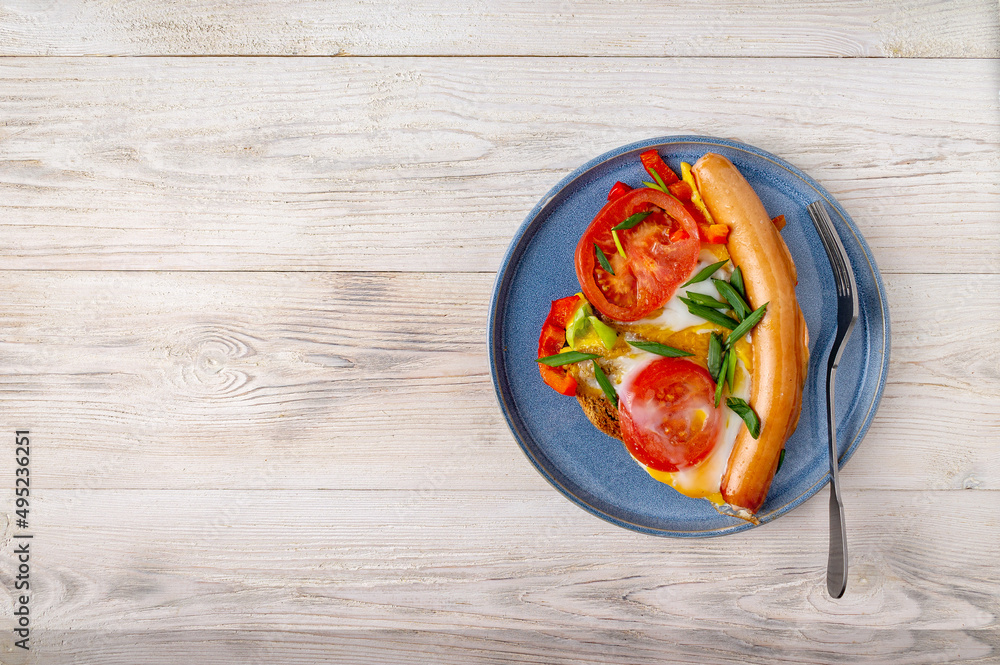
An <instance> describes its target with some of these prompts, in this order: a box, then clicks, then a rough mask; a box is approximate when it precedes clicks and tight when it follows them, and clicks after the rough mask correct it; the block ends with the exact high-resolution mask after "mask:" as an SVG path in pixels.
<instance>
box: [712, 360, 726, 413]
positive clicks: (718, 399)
mask: <svg viewBox="0 0 1000 665" xmlns="http://www.w3.org/2000/svg"><path fill="white" fill-rule="evenodd" d="M722 362H723V363H725V360H723V361H722ZM725 378H726V377H725V376H722V372H721V371H720V376H719V380H718V381H716V382H715V408H719V402H721V401H722V386H724V385H725V383H726V381H725Z"/></svg>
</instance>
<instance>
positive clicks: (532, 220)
mask: <svg viewBox="0 0 1000 665" xmlns="http://www.w3.org/2000/svg"><path fill="white" fill-rule="evenodd" d="M678 143H697V144H701V145H707V146H718V147H723V148H727V149H730V150H739V151H743V152H747V153H750V154H752V155H754V156H756V157H758V158H760V159H764V160H766V161H768V162H771V163H772V164H773V165H775V166H777V167H778V168H780V169H782V170H785V171H788V172H789V173H790V174H792V175H793V176H795V177H797V178H799V179H800V180H802V181H803V182H805V183H806V184H807V185H809V187H810V188H812V189H813V191H815V192H816V195H817V196H818V197H819V198H820V199H822V200H823V201H824V202H825V203H826V204H827V205H828V206H830V208H832V209H833V210H834V211H835V212H836V213H837V216H838V217H840V221H841V222H843V224H844V226H845V227H846V228H847V229H848V230H849V231H850V232H851V234H852V235H853V236H854V239H855V241H856V243H857V245H858V246H859V247H860V248H861V250H862V252H863V254H864V256H865V260H866V262H867V264H868V268H869V270H870V271H871V274H872V276H873V278H874V281H875V285H876V288H875V292H876V295H877V297H878V303H879V311H880V313H881V320H882V363H881V365H880V366H879V376H878V381H877V386H876V389H875V392H874V393H873V395H872V400H871V404H869V406H868V411H867V413H866V414H865V416H864V420H863V422H862V425H861V427H860V429H859V430H858V432H857V434H856V435H855V437H854V440H852V441H851V442H850V444H849V445H848V446H847V448H846V450H845V451H844V452H843V454H841V456H840V459H839V461H838V468H841V469H842V468H843V467H844V465H845V464H846V463H847V461H848V460H849V459H850V458H851V457H852V456H853V455H854V453H855V452H856V450H857V448H858V446H859V445H860V444H861V441H862V440H863V439H864V437H865V434H866V433H867V432H868V429H869V428H870V427H871V424H872V421H873V420H874V416H875V412H876V411H877V409H878V406H879V404H880V402H881V400H882V393H883V390H884V389H885V384H886V378H887V375H888V368H889V355H890V347H891V338H890V319H889V310H888V303H887V302H886V297H885V285H884V283H883V281H882V276H881V274H880V273H879V270H878V267H877V266H876V264H875V260H874V257H873V256H872V253H871V249H870V248H869V247H868V243H866V242H865V240H864V238H863V237H862V235H861V232H860V231H859V230H858V228H857V227H856V226H855V224H854V221H853V220H852V219H851V217H850V215H848V214H847V212H846V211H845V210H844V209H843V208H842V207H841V205H840V203H839V202H837V200H836V199H835V198H834V197H833V196H832V195H831V194H830V193H829V192H828V191H827V190H826V189H825V188H824V187H823V186H822V185H820V184H819V183H818V182H817V181H816V180H814V179H813V178H812V177H811V176H809V175H808V174H806V173H805V172H804V171H802V170H801V169H799V168H798V167H796V166H794V165H792V164H790V163H789V162H787V161H785V160H784V159H781V158H780V157H777V156H776V155H773V154H771V153H769V152H767V151H765V150H762V149H760V148H758V147H756V146H753V145H750V144H747V143H743V142H741V141H736V140H733V139H725V138H720V137H714V136H698V135H670V136H661V137H656V138H650V139H644V140H641V141H636V142H633V143H629V144H626V145H623V146H619V147H617V148H613V149H611V150H608V151H606V152H604V153H602V154H601V155H598V156H597V157H595V158H593V159H591V160H589V161H587V162H586V163H584V164H582V165H581V166H579V167H577V168H576V169H574V170H573V171H572V172H571V173H569V174H568V175H566V176H565V177H564V178H562V179H561V180H560V181H559V182H558V183H557V184H556V185H555V186H554V187H552V188H551V189H550V190H549V191H548V193H547V194H545V196H543V197H542V198H541V199H539V201H538V202H537V203H536V204H535V206H534V207H533V208H532V209H531V211H530V212H529V213H528V215H527V216H526V217H525V219H524V221H523V222H521V224H520V225H519V226H518V228H517V230H516V231H515V232H514V235H513V237H512V238H511V241H510V244H509V245H508V247H507V250H506V252H504V256H503V259H502V260H501V262H500V266H499V268H498V269H497V275H496V279H495V281H494V284H493V291H492V295H491V297H490V310H489V315H488V317H487V328H486V330H487V347H488V352H489V360H490V377H491V379H492V383H493V389H494V393H495V395H496V398H497V402H498V406H499V407H500V411H501V412H502V413H503V416H504V420H505V421H506V422H507V427H508V429H510V431H511V433H512V434H513V435H514V439H515V440H516V441H517V443H518V446H520V448H521V452H523V453H524V455H525V457H527V458H528V460H529V461H530V462H531V464H532V466H534V467H535V470H536V471H537V472H538V473H539V474H540V475H541V476H542V477H543V478H545V480H546V481H548V483H549V484H550V485H552V486H553V487H554V488H555V489H556V490H558V491H559V493H560V494H562V495H563V496H564V497H566V498H567V499H569V500H570V501H572V502H573V503H575V504H576V505H577V506H579V507H581V508H583V509H584V510H586V511H587V512H589V513H591V514H592V515H595V516H596V517H599V518H601V519H602V520H605V521H607V522H610V523H612V524H615V525H617V526H620V527H622V528H625V529H628V530H630V531H637V532H640V533H645V534H649V535H654V536H660V537H674V538H705V537H716V536H724V535H729V534H733V533H738V532H741V531H746V530H748V529H753V528H755V527H758V526H763V525H764V524H767V523H770V522H773V521H774V520H776V519H777V518H779V517H781V516H782V515H784V514H786V513H788V512H790V511H792V510H794V509H795V508H797V507H798V506H800V505H801V504H802V503H804V502H805V501H806V500H808V499H810V498H811V497H813V496H815V495H816V494H817V493H818V492H819V491H820V490H821V489H823V487H825V486H826V485H827V483H829V482H830V471H829V470H827V471H826V473H825V474H824V475H823V477H821V478H820V479H819V480H818V481H817V482H816V483H814V484H813V485H812V486H810V487H808V488H806V489H805V490H804V491H803V492H802V493H801V494H800V495H799V496H797V497H795V498H794V499H792V500H791V501H789V502H788V503H786V504H784V505H782V506H780V507H778V508H776V509H775V510H773V511H771V512H770V513H768V514H767V515H765V516H763V517H761V518H760V520H759V522H758V523H757V524H754V523H751V522H741V523H740V524H734V525H732V526H728V527H723V528H714V529H706V530H701V531H677V530H672V529H656V528H652V527H649V526H646V525H642V524H635V523H632V522H628V521H625V520H622V519H621V518H619V517H617V516H615V515H611V514H609V513H607V512H605V511H603V510H600V509H599V508H597V507H595V506H592V505H590V504H589V503H587V502H586V501H584V500H583V499H581V498H580V497H578V496H577V495H576V494H574V493H573V492H572V491H570V490H569V488H567V487H565V486H564V485H563V484H562V483H560V482H559V481H558V480H557V479H556V478H554V477H553V476H552V475H551V474H550V473H549V472H548V470H547V469H545V467H543V466H542V465H541V463H540V462H539V460H538V459H536V457H535V455H533V454H532V452H531V450H530V449H529V447H528V446H527V445H526V444H525V438H531V437H530V436H529V435H528V434H527V433H526V432H523V431H522V430H521V427H520V425H519V423H517V422H515V421H514V420H513V419H512V416H511V414H512V413H516V412H517V409H516V407H515V406H514V405H513V404H508V400H507V399H506V397H505V395H504V391H503V388H502V387H501V382H500V374H501V373H503V376H504V380H505V382H506V383H508V384H509V381H507V375H506V368H505V365H504V360H503V353H502V351H503V349H502V332H503V331H502V329H501V326H500V324H501V323H502V320H503V317H501V316H498V311H499V310H498V306H499V304H500V302H501V297H502V296H503V297H506V295H507V291H508V287H509V284H510V281H511V280H512V278H513V274H514V273H516V269H515V268H516V267H517V262H516V259H519V258H520V256H521V254H523V252H524V250H525V248H526V247H527V245H528V243H529V242H530V241H531V239H532V238H533V236H534V233H535V231H537V230H538V229H539V228H541V222H539V216H540V215H541V213H542V212H543V211H544V210H545V209H546V208H547V207H548V206H549V205H551V204H552V202H553V201H554V200H555V199H556V198H557V197H558V196H559V195H560V194H561V193H562V192H563V191H564V190H566V188H567V187H569V186H570V185H571V184H573V183H574V182H575V181H577V180H578V179H579V178H580V177H581V176H583V175H585V174H586V173H587V172H589V171H591V170H593V169H595V168H597V167H598V166H600V165H601V164H604V163H605V162H608V161H611V160H612V159H616V158H618V157H620V156H621V155H622V154H624V153H627V152H632V151H635V150H638V149H642V148H647V149H648V148H653V147H656V148H660V147H667V146H669V145H671V144H678ZM852 267H853V268H854V269H855V270H857V268H856V267H854V266H852Z"/></svg>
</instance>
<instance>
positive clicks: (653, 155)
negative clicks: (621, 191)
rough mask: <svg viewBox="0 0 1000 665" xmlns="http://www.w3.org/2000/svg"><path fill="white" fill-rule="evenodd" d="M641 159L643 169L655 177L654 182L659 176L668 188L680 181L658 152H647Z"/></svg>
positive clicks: (640, 156)
mask: <svg viewBox="0 0 1000 665" xmlns="http://www.w3.org/2000/svg"><path fill="white" fill-rule="evenodd" d="M639 159H640V160H642V165H643V167H645V169H646V172H647V173H648V174H649V175H651V176H653V179H654V180H655V179H656V177H657V176H659V177H660V180H662V181H663V184H664V185H667V186H668V187H669V186H670V185H672V184H674V183H675V182H677V181H678V180H680V178H678V177H677V174H676V173H674V172H673V170H672V169H671V168H670V167H669V166H667V163H666V162H665V161H663V158H662V157H660V153H658V152H656V150H647V151H646V152H644V153H642V154H641V155H639ZM654 173H655V174H656V175H654Z"/></svg>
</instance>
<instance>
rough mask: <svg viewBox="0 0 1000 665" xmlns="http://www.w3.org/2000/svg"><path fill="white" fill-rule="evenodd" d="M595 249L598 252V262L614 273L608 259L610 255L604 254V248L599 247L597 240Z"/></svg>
mask: <svg viewBox="0 0 1000 665" xmlns="http://www.w3.org/2000/svg"><path fill="white" fill-rule="evenodd" d="M594 250H595V251H596V252H597V262H598V263H600V264H601V267H602V268H604V269H605V270H607V271H608V272H609V273H611V274H612V275H614V274H615V271H614V270H612V269H611V263H610V262H609V261H608V257H606V256H604V250H602V249H601V248H600V247H598V246H597V243H596V242H595V243H594Z"/></svg>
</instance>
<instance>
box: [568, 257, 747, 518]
mask: <svg viewBox="0 0 1000 665" xmlns="http://www.w3.org/2000/svg"><path fill="white" fill-rule="evenodd" d="M723 258H728V256H727V255H726V254H725V249H724V248H722V247H719V246H710V245H709V246H705V248H704V249H702V252H701V255H700V256H699V262H698V265H697V266H696V267H695V269H694V270H693V271H692V274H697V273H698V272H699V271H701V270H702V269H703V268H705V267H706V266H708V265H711V264H713V263H717V262H718V261H720V260H722V259H723ZM731 274H732V267H731V265H730V264H726V265H725V266H723V267H722V268H720V269H719V270H717V271H716V272H715V274H714V275H712V277H714V278H716V279H728V278H729V276H730V275H731ZM687 291H692V292H697V293H701V294H704V295H706V296H709V297H712V298H715V299H718V300H723V298H722V296H721V295H720V294H719V292H718V289H716V287H715V284H713V282H712V281H711V279H706V280H705V281H702V282H698V283H696V284H691V285H688V286H686V287H681V288H678V290H677V293H675V294H674V295H673V297H671V299H670V300H669V301H668V302H667V303H666V304H665V305H664V306H663V308H661V309H660V310H657V311H655V312H653V313H651V314H650V315H649V316H647V317H646V318H643V319H640V320H638V321H634V322H630V323H623V322H620V321H612V320H608V319H605V320H604V321H605V323H606V324H607V325H609V326H611V327H612V328H613V329H614V330H615V331H616V332H618V333H619V339H618V342H617V344H615V346H614V348H612V349H610V350H607V349H606V348H604V347H603V346H601V341H600V340H599V339H598V338H597V336H596V334H595V333H593V332H591V333H588V335H586V336H584V337H583V338H582V339H580V340H578V341H577V343H576V345H575V348H576V349H577V350H579V351H583V352H594V353H598V354H599V355H602V356H603V357H602V358H601V359H600V361H599V364H600V366H601V369H603V370H604V372H605V374H607V376H608V378H609V379H610V380H611V383H612V385H613V386H614V388H615V390H616V391H617V392H618V393H619V394H623V393H625V392H626V391H628V390H629V389H630V388H631V382H632V380H633V379H634V377H635V376H637V375H638V374H639V373H640V372H641V371H642V370H643V369H644V368H645V367H646V366H648V365H649V364H650V363H651V362H653V361H654V360H656V359H658V358H660V357H661V356H659V355H656V354H653V353H649V352H647V351H643V350H640V349H638V348H635V347H633V346H630V345H629V344H628V341H636V340H646V341H652V342H659V343H661V344H666V345H668V346H672V347H674V348H678V349H681V350H684V351H687V352H689V353H691V354H693V355H692V356H690V357H689V358H688V360H691V361H693V362H695V363H697V364H699V365H701V366H702V367H707V364H708V346H709V340H710V338H711V333H712V332H716V331H723V330H724V328H721V327H720V326H717V325H716V324H713V323H710V322H707V321H705V319H703V318H701V317H700V316H697V315H695V314H691V313H690V312H689V311H688V308H687V305H685V304H684V303H683V302H681V300H680V298H681V297H682V296H684V295H685V293H686V292H687ZM735 350H736V358H737V360H736V372H735V388H734V389H733V390H731V391H728V392H727V394H728V396H730V397H739V398H742V399H744V400H749V398H750V392H751V373H750V372H751V369H752V363H753V356H752V352H751V346H750V335H749V334H748V335H747V336H745V337H744V338H743V339H741V340H739V341H738V342H737V343H736V345H735ZM576 374H577V380H578V387H577V390H578V391H579V392H580V393H582V394H585V395H591V396H603V394H604V393H603V391H602V389H601V387H600V385H599V384H598V383H597V380H596V378H595V376H594V372H593V369H592V367H591V366H590V364H589V363H580V364H579V365H578V366H577V367H576ZM719 408H720V409H722V417H723V426H722V428H721V429H720V431H719V434H718V436H717V438H716V441H715V445H714V447H713V448H712V451H711V452H710V453H709V455H708V456H707V457H706V458H705V459H703V460H702V461H701V462H699V463H698V464H696V465H693V466H690V467H687V468H682V469H679V470H677V471H673V472H666V471H658V470H656V469H652V468H649V467H647V466H645V465H644V464H642V463H641V462H639V461H638V460H636V463H637V464H639V465H640V466H642V467H643V468H644V469H645V470H646V471H647V472H648V473H649V475H650V476H651V477H653V478H654V479H656V480H658V481H660V482H662V483H665V484H667V485H670V486H671V487H673V488H674V489H675V490H677V491H678V492H680V493H681V494H684V495H685V496H689V497H693V498H703V499H708V500H709V501H711V502H712V503H714V504H716V505H720V506H721V505H724V503H725V502H724V501H723V499H722V494H721V493H720V488H721V486H722V476H723V474H725V472H726V466H727V464H728V462H729V456H730V453H731V452H732V450H733V446H734V445H735V443H736V435H737V434H738V433H739V431H740V428H741V427H742V426H743V420H742V418H740V416H739V415H737V414H736V413H735V412H734V411H733V410H732V409H730V408H729V407H728V406H726V404H725V399H723V401H722V404H721V405H720V407H719ZM706 415H707V414H706ZM633 459H635V458H634V457H633Z"/></svg>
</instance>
